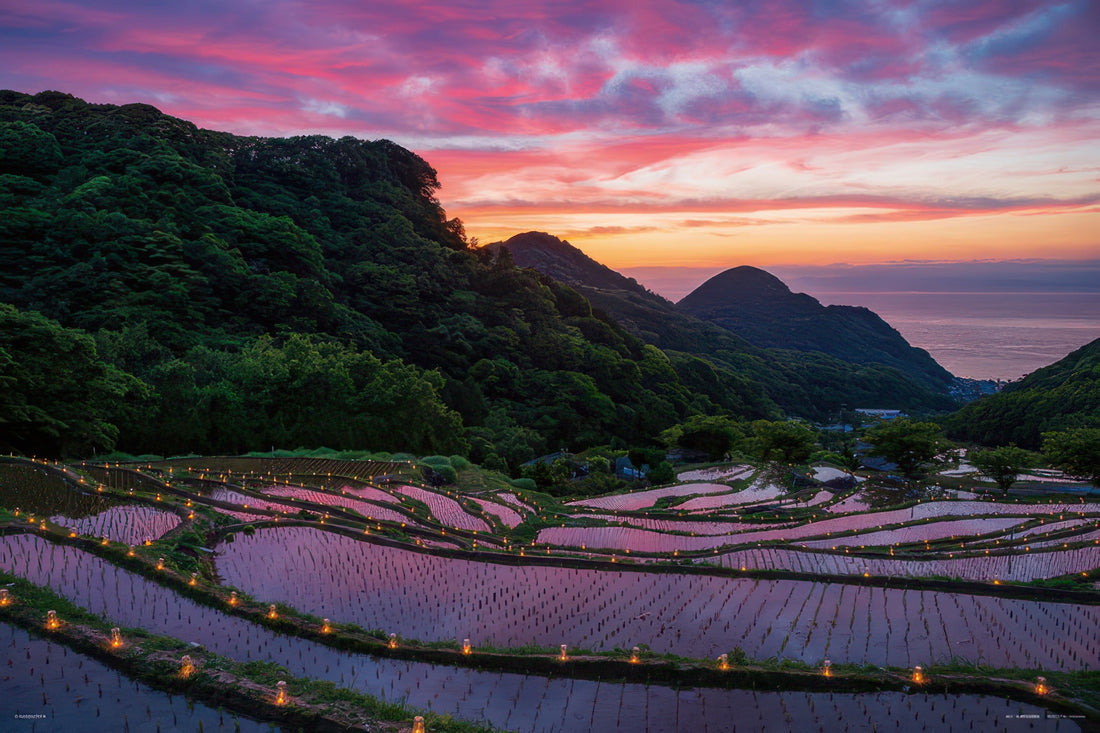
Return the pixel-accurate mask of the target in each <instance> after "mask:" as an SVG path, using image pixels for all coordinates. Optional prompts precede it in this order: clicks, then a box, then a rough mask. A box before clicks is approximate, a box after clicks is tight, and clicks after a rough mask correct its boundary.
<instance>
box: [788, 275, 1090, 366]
mask: <svg viewBox="0 0 1100 733" xmlns="http://www.w3.org/2000/svg"><path fill="white" fill-rule="evenodd" d="M809 294H810V295H812V296H814V297H815V298H817V299H818V300H820V301H821V302H822V303H824V304H826V305H862V306H866V307H867V308H870V309H871V310H873V311H874V312H875V313H877V314H878V315H879V316H881V317H882V319H883V320H884V321H886V322H887V323H889V324H890V325H891V326H893V327H894V328H895V329H897V331H898V332H899V333H901V335H902V336H904V337H905V339H906V340H907V341H908V342H909V343H910V344H912V345H913V346H917V347H920V348H922V349H925V350H927V351H928V353H930V354H931V355H932V358H934V359H935V360H936V361H937V362H939V363H940V365H942V366H943V367H944V368H945V369H947V371H949V372H951V373H952V374H954V375H956V376H959V377H969V378H971V379H1005V380H1013V379H1019V378H1020V377H1022V376H1024V375H1026V374H1029V373H1031V372H1033V371H1035V370H1036V369H1039V368H1040V367H1044V366H1047V365H1048V364H1052V363H1054V362H1056V361H1058V360H1059V359H1061V358H1062V357H1064V356H1065V355H1066V354H1069V353H1070V352H1071V351H1074V350H1075V349H1079V348H1080V347H1082V346H1084V345H1085V344H1087V343H1089V342H1090V341H1093V340H1095V339H1097V338H1100V293H1037V292H1024V293H1003V292H1000V293H976V292H968V293H929V292H894V293H881V292H874V293H872V292H832V293H829V292H812V291H811V292H810V293H809Z"/></svg>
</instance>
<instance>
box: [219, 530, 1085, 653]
mask: <svg viewBox="0 0 1100 733" xmlns="http://www.w3.org/2000/svg"><path fill="white" fill-rule="evenodd" d="M218 551H219V553H220V554H219V557H218V561H217V565H218V569H219V572H220V573H221V574H222V575H223V577H224V578H225V580H226V582H227V583H228V584H230V585H233V586H236V587H238V588H241V589H242V590H245V591H246V592H248V593H251V594H253V595H255V596H256V597H258V598H261V599H263V600H265V601H283V602H286V603H288V604H290V605H292V606H294V607H296V608H299V609H300V610H302V611H306V612H308V613H312V614H315V615H318V616H327V617H331V618H333V619H334V620H337V619H338V620H340V621H347V622H354V623H357V624H359V625H360V626H363V627H364V628H379V629H385V630H387V631H391V632H394V633H398V634H400V635H402V636H407V637H410V638H416V639H421V640H426V641H430V640H446V639H462V638H471V639H474V640H475V644H477V643H485V644H492V645H496V646H522V645H525V644H538V645H541V646H556V645H557V644H560V643H567V644H569V645H571V646H579V647H584V648H590V649H594V650H600V649H613V648H615V647H622V648H627V649H629V648H630V647H632V646H634V645H637V644H647V645H649V646H650V647H651V648H652V649H653V650H654V651H657V652H669V653H674V654H679V655H682V656H690V657H702V658H712V657H714V656H717V655H718V654H721V653H724V652H728V651H730V650H732V649H733V648H734V647H737V646H740V647H741V648H742V649H744V650H745V652H746V653H747V654H748V655H749V656H750V657H751V658H756V659H762V658H767V657H771V656H776V657H778V658H781V659H784V658H787V659H796V660H799V661H803V662H807V663H811V664H813V663H817V662H819V661H820V660H821V659H823V658H825V657H829V658H831V659H832V660H833V661H836V662H854V663H860V664H876V665H894V666H903V667H911V666H913V665H915V664H928V663H930V662H933V661H941V662H942V661H948V660H949V659H951V658H953V657H957V658H959V659H964V660H968V661H972V662H977V661H979V660H981V661H982V662H984V663H986V664H992V665H994V666H1005V667H1045V668H1049V669H1081V668H1084V667H1088V666H1092V667H1095V666H1096V660H1097V659H1100V631H1098V629H1100V607H1096V606H1084V605H1075V604H1061V603H1053V602H1046V601H1022V600H1015V599H1005V598H996V597H988V596H971V595H966V594H960V593H945V592H939V591H903V590H893V589H882V588H870V587H863V586H846V585H841V584H835V583H823V582H809V581H786V580H782V581H780V580H757V579H747V578H718V577H709V576H694V575H687V576H685V575H676V574H667V573H664V574H661V573H638V572H616V571H607V570H587V569H583V570H582V569H576V568H556V567H542V566H512V565H497V564H493V563H482V562H474V561H468V560H456V559H449V558H441V557H435V556H432V555H429V554H424V553H417V552H411V551H406V550H400V549H395V548H391V547H385V546H380V545H374V544H371V543H368V542H361V541H358V540H356V539H352V538H350V537H346V536H344V535H338V534H333V533H328V532H324V531H322V530H319V529H313V528H305V527H285V528H267V529H261V530H258V531H257V532H256V533H255V535H253V536H251V537H238V538H237V539H236V540H235V541H234V542H233V543H229V544H225V545H222V546H220V547H219V548H218Z"/></svg>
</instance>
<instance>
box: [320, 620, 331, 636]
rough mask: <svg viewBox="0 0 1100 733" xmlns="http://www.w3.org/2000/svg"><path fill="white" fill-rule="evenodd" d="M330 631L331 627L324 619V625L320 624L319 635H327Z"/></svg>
mask: <svg viewBox="0 0 1100 733" xmlns="http://www.w3.org/2000/svg"><path fill="white" fill-rule="evenodd" d="M330 631H332V626H330V625H329V622H328V619H327V618H326V619H325V620H324V623H322V624H321V633H322V634H327V633H329V632H330Z"/></svg>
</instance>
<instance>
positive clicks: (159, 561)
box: [157, 557, 164, 570]
mask: <svg viewBox="0 0 1100 733" xmlns="http://www.w3.org/2000/svg"><path fill="white" fill-rule="evenodd" d="M157 570H164V558H163V557H158V558H157Z"/></svg>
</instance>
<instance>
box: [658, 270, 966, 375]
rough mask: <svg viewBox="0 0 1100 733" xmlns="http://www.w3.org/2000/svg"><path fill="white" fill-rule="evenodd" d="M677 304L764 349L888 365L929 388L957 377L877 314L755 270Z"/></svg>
mask: <svg viewBox="0 0 1100 733" xmlns="http://www.w3.org/2000/svg"><path fill="white" fill-rule="evenodd" d="M676 305H677V307H678V308H680V309H682V310H685V311H687V312H688V313H691V314H692V315H694V316H696V317H697V318H701V319H703V320H704V321H709V322H711V323H715V324H717V325H719V326H722V327H723V328H728V329H729V330H731V331H733V332H734V333H736V334H737V335H739V336H741V337H742V338H744V339H745V340H746V341H748V342H749V343H751V344H754V345H756V346H760V347H763V348H777V349H795V350H797V351H820V352H822V353H824V354H829V355H831V356H835V357H836V358H838V359H843V360H844V361H848V362H851V363H853V364H886V365H888V366H892V367H896V368H897V369H900V370H901V371H903V372H905V373H907V374H910V375H912V376H914V377H916V378H918V379H921V380H924V381H927V382H929V383H930V384H942V385H945V386H946V385H948V384H950V383H951V381H952V379H953V377H952V375H951V374H950V372H948V371H947V370H946V369H944V368H943V367H942V366H940V365H939V364H938V363H936V361H935V359H933V358H932V357H931V356H930V355H929V354H928V352H927V351H925V350H924V349H918V348H916V347H914V346H911V345H910V344H909V342H907V341H906V340H905V338H904V337H903V336H902V335H901V334H900V333H898V332H897V331H896V330H895V329H894V328H893V327H892V326H890V324H888V323H887V322H886V321H884V320H882V318H880V317H879V316H878V314H876V313H875V312H874V311H872V310H870V309H868V308H864V307H860V306H850V305H829V306H825V305H822V304H821V302H820V301H818V300H817V299H816V298H814V297H812V296H810V295H806V294H805V293H793V292H791V290H790V288H788V287H787V286H786V284H784V283H783V281H782V280H780V279H779V278H777V277H775V276H774V275H772V274H770V273H768V272H765V271H764V270H761V269H758V268H755V267H749V266H741V267H734V268H732V269H729V270H726V271H725V272H721V273H719V274H717V275H715V276H714V277H712V278H710V279H709V280H707V281H706V282H705V283H703V284H702V285H700V286H699V287H698V288H696V289H695V290H693V291H692V292H691V293H689V294H688V295H686V296H685V297H684V298H683V299H682V300H680V302H679V303H677V304H676Z"/></svg>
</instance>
